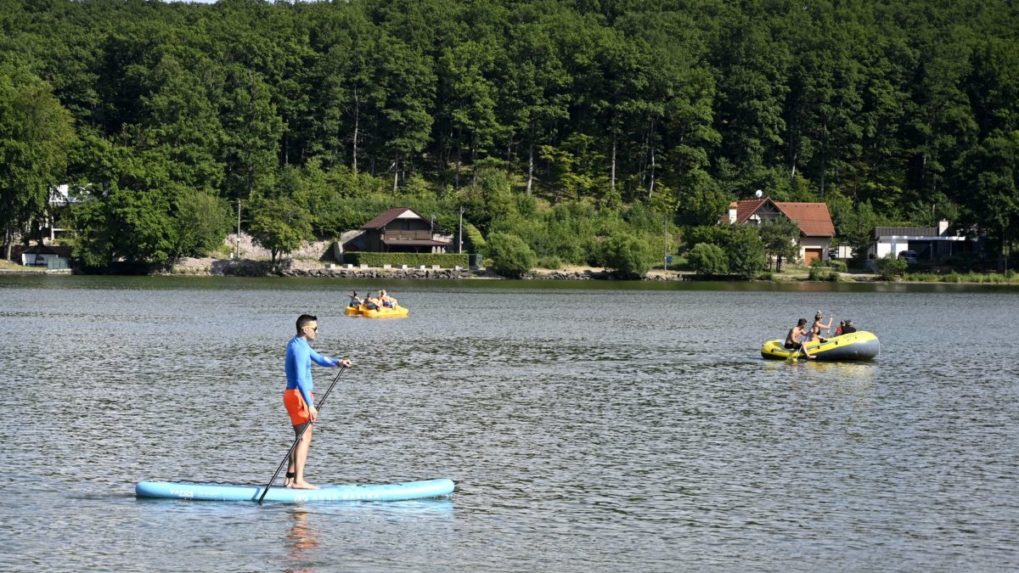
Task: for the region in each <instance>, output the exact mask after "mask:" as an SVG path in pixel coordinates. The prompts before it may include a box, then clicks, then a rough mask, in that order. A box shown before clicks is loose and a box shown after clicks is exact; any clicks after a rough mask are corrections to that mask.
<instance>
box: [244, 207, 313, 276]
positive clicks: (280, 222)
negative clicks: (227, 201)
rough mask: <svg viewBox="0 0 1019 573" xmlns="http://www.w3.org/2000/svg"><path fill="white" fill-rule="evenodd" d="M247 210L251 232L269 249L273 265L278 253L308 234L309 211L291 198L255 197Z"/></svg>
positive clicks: (286, 249) (284, 251)
mask: <svg viewBox="0 0 1019 573" xmlns="http://www.w3.org/2000/svg"><path fill="white" fill-rule="evenodd" d="M250 211H251V223H250V225H249V227H248V228H249V229H250V231H251V236H252V237H254V238H255V241H257V242H258V243H259V244H260V245H262V246H263V247H265V248H267V249H269V252H270V254H271V256H272V264H273V265H274V266H275V265H277V264H278V263H279V260H280V256H281V255H282V254H284V253H289V252H290V251H292V250H294V249H296V248H297V247H298V246H300V244H301V241H306V240H309V239H311V238H312V232H311V213H310V212H308V209H307V208H306V207H305V206H303V205H301V204H299V203H298V202H297V201H295V200H293V199H291V198H288V197H283V198H258V199H256V200H255V201H254V203H253V204H252V206H251V209H250Z"/></svg>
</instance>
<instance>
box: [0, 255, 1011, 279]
mask: <svg viewBox="0 0 1019 573" xmlns="http://www.w3.org/2000/svg"><path fill="white" fill-rule="evenodd" d="M280 267H281V268H279V269H273V268H272V266H271V264H270V263H269V261H267V260H258V259H215V258H211V257H208V258H201V259H198V258H185V259H181V260H180V261H178V262H177V263H176V264H175V265H174V266H173V267H172V268H170V269H168V270H164V271H157V272H153V273H151V274H150V276H177V277H201V276H208V277H273V276H277V277H288V278H336V279H355V280H357V279H365V280H430V279H437V280H507V279H506V278H505V277H502V276H499V275H497V274H495V273H494V272H492V271H491V270H488V269H466V268H459V267H458V268H452V269H450V268H441V267H431V268H426V267H415V268H409V267H401V268H378V267H353V265H339V264H336V263H325V262H322V261H320V260H312V259H287V260H285V261H283V263H281V265H280ZM0 274H3V275H25V276H28V275H72V274H76V273H74V272H73V271H72V270H71V269H46V268H40V267H23V266H21V265H17V264H13V263H11V264H0ZM809 275H810V271H809V269H792V270H788V271H783V272H781V273H772V274H771V278H770V279H754V280H752V281H733V280H732V279H727V278H725V277H720V278H717V277H716V278H707V279H704V278H701V277H698V276H697V275H696V274H695V273H693V272H691V271H676V270H667V271H666V270H663V269H652V270H651V271H649V272H648V273H647V274H646V275H645V276H644V277H642V278H639V279H621V278H619V277H617V276H616V275H615V274H614V273H612V272H611V271H609V270H606V269H605V268H601V267H586V266H568V267H565V268H562V269H545V268H536V269H532V270H531V271H530V272H529V273H527V274H525V275H524V276H523V277H522V279H521V280H535V281H590V280H596V281H623V282H631V281H632V282H671V281H702V280H705V281H718V282H773V283H801V282H818V283H824V282H830V283H835V284H839V283H842V284H861V283H862V284H878V283H883V284H954V285H980V286H986V285H992V286H1019V279H1012V280H994V279H988V280H909V279H908V278H906V279H898V280H894V281H885V280H882V279H881V278H880V276H879V275H877V274H873V273H859V272H839V273H838V276H839V279H838V280H837V281H827V280H820V281H810V279H809ZM986 276H988V277H993V276H995V275H986Z"/></svg>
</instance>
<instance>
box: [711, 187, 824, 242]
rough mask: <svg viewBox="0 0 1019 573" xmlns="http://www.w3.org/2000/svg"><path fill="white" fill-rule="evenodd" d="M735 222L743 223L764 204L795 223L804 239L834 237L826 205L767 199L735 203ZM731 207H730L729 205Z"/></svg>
mask: <svg viewBox="0 0 1019 573" xmlns="http://www.w3.org/2000/svg"><path fill="white" fill-rule="evenodd" d="M735 203H736V222H737V223H745V222H746V221H747V219H749V218H750V217H751V216H753V214H754V213H757V212H758V211H759V210H760V209H761V208H762V207H764V206H765V205H766V204H769V203H770V204H772V205H774V206H775V208H776V209H778V210H779V212H781V213H782V214H783V215H785V216H786V217H787V218H788V219H789V220H790V221H792V222H794V223H796V225H797V226H798V227H799V228H800V233H802V234H803V235H804V236H805V237H834V236H835V225H834V224H833V223H832V221H831V214H830V213H829V212H828V205H826V204H824V203H799V202H786V201H772V200H771V199H770V198H768V197H763V198H758V199H745V200H743V201H736V202H735ZM730 207H731V205H730Z"/></svg>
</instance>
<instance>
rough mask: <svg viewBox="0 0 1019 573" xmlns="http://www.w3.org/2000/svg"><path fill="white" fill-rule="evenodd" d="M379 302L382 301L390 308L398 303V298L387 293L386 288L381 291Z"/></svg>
mask: <svg viewBox="0 0 1019 573" xmlns="http://www.w3.org/2000/svg"><path fill="white" fill-rule="evenodd" d="M379 302H381V303H382V306H384V307H388V308H393V307H395V306H396V305H397V302H396V299H395V298H393V297H391V296H389V295H388V294H386V291H385V290H380V291H379Z"/></svg>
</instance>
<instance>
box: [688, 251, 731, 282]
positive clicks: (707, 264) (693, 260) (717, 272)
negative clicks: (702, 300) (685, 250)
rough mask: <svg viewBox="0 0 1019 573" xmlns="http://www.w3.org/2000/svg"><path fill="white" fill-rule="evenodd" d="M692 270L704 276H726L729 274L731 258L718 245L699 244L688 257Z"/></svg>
mask: <svg viewBox="0 0 1019 573" xmlns="http://www.w3.org/2000/svg"><path fill="white" fill-rule="evenodd" d="M687 260H688V262H689V264H690V268H692V269H693V270H694V272H695V273H697V274H699V275H704V276H724V275H727V274H729V258H728V257H727V256H726V254H725V251H723V250H722V247H719V246H718V245H713V244H711V243H698V244H697V245H695V246H694V248H692V249H690V253H689V254H688V255H687Z"/></svg>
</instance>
